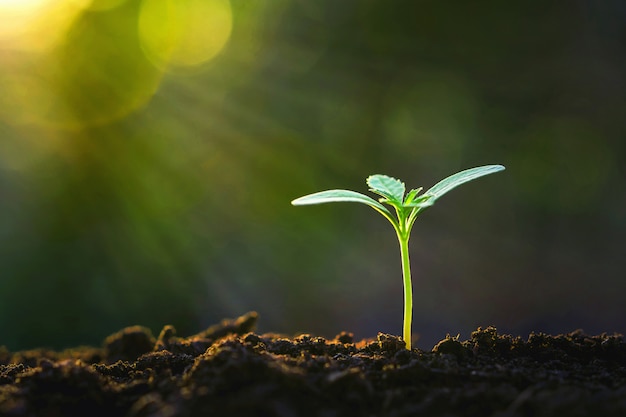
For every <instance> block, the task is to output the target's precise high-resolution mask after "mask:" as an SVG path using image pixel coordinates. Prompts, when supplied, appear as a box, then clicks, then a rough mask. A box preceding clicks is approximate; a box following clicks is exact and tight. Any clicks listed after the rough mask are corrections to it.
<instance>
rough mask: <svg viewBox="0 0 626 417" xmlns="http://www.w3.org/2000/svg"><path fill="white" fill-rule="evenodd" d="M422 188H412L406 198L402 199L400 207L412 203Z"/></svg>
mask: <svg viewBox="0 0 626 417" xmlns="http://www.w3.org/2000/svg"><path fill="white" fill-rule="evenodd" d="M422 188H423V187H419V188H414V189H412V190H411V191H409V192H408V193H407V195H406V198H405V199H404V203H403V204H402V205H404V206H408V205H410V204H411V202H412V201H413V199H414V198H415V196H417V194H418V193H419V192H420V191H422Z"/></svg>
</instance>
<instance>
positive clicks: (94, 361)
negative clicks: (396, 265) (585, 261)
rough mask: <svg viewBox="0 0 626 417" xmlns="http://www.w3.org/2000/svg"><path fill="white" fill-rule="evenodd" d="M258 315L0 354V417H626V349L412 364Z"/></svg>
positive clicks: (489, 353) (526, 352)
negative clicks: (290, 331) (187, 330)
mask: <svg viewBox="0 0 626 417" xmlns="http://www.w3.org/2000/svg"><path fill="white" fill-rule="evenodd" d="M256 321H257V314H256V313H248V314H246V315H243V316H241V317H239V318H238V319H236V320H224V321H223V322H222V323H220V324H218V325H215V326H212V327H210V328H208V329H206V330H205V331H203V332H201V333H198V334H196V335H193V336H190V337H184V338H183V337H178V336H177V335H176V330H175V329H174V328H173V327H172V326H165V327H164V328H163V330H162V331H161V334H160V335H159V337H158V338H156V339H155V338H154V337H153V335H152V334H151V332H150V331H149V330H148V329H146V328H143V327H140V326H134V327H128V328H125V329H123V330H121V331H119V332H118V333H115V334H113V335H111V336H109V337H108V338H106V340H105V341H104V343H103V346H102V347H80V348H75V349H69V350H65V351H62V352H55V351H49V350H30V351H22V352H9V351H8V350H6V349H2V348H0V415H1V416H46V417H48V416H50V417H55V416H63V417H68V416H132V417H189V416H226V415H230V416H268V417H270V416H272V417H273V416H276V417H292V416H293V417H300V416H305V417H306V416H318V417H335V416H337V417H339V416H342V417H343V416H361V417H363V416H390V417H391V416H393V417H396V416H442V417H443V416H445V417H453V416H494V417H516V416H603V417H607V416H626V344H625V343H624V339H623V337H622V336H621V335H607V334H601V335H598V336H589V335H586V334H584V333H583V332H582V331H575V332H572V333H569V334H562V335H556V336H550V335H546V334H541V333H539V334H534V333H532V334H530V336H529V337H528V338H527V340H522V339H521V338H516V337H512V336H508V335H500V334H498V333H497V331H496V329H495V328H493V327H488V328H486V329H481V328H479V329H478V330H476V331H475V332H473V333H472V336H471V338H470V339H469V340H466V341H461V340H457V339H455V338H451V337H446V338H445V339H444V340H442V341H441V342H439V343H438V344H437V346H435V348H434V349H433V350H432V351H430V352H427V351H421V350H418V349H414V350H412V351H408V350H406V349H405V348H404V342H402V341H401V340H400V338H399V337H396V336H392V335H387V334H379V335H378V337H377V339H376V340H365V341H360V342H357V343H355V341H354V340H353V336H352V335H351V334H350V333H341V334H340V335H337V336H336V337H335V338H334V339H332V340H326V339H324V338H321V337H315V336H310V335H300V336H297V337H295V338H288V337H286V336H282V335H276V334H263V335H258V334H255V333H253V331H254V328H255V324H256Z"/></svg>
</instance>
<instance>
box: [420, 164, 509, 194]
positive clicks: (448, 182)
mask: <svg viewBox="0 0 626 417" xmlns="http://www.w3.org/2000/svg"><path fill="white" fill-rule="evenodd" d="M503 169H504V167H503V166H502V165H484V166H481V167H476V168H470V169H466V170H464V171H461V172H457V173H456V174H453V175H450V176H449V177H447V178H444V179H442V180H441V181H439V182H438V183H437V184H435V185H433V186H432V187H431V188H430V189H429V190H428V191H426V192H425V193H424V194H423V195H430V196H431V198H430V199H429V200H428V201H429V202H430V203H431V204H432V203H434V202H435V200H437V199H438V198H439V197H441V196H442V195H444V194H445V193H447V192H448V191H450V190H452V189H454V188H456V187H458V186H459V185H461V184H464V183H466V182H468V181H472V180H474V179H476V178H480V177H482V176H484V175H489V174H493V173H495V172H499V171H502V170H503Z"/></svg>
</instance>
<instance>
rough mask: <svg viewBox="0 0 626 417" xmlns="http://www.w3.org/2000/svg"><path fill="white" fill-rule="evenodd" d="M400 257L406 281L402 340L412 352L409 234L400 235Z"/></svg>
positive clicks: (411, 290)
mask: <svg viewBox="0 0 626 417" xmlns="http://www.w3.org/2000/svg"><path fill="white" fill-rule="evenodd" d="M398 241H399V242H400V256H401V257H402V278H403V281H404V331H403V334H402V339H404V343H405V344H406V348H407V349H408V350H411V320H412V318H413V289H412V287H411V262H410V261H409V234H408V233H407V234H406V235H404V236H403V234H402V233H398Z"/></svg>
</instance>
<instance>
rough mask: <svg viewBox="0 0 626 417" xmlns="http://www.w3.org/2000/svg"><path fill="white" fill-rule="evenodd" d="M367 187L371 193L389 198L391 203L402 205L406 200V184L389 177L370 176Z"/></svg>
mask: <svg viewBox="0 0 626 417" xmlns="http://www.w3.org/2000/svg"><path fill="white" fill-rule="evenodd" d="M366 182H367V185H369V187H370V191H371V192H373V193H376V194H378V195H382V196H383V197H385V198H387V200H389V202H390V203H398V204H399V205H400V206H401V205H402V200H403V199H404V191H405V188H404V183H403V182H402V181H400V180H397V179H395V178H392V177H388V176H387V175H381V174H376V175H370V176H369V177H367V180H366Z"/></svg>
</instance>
